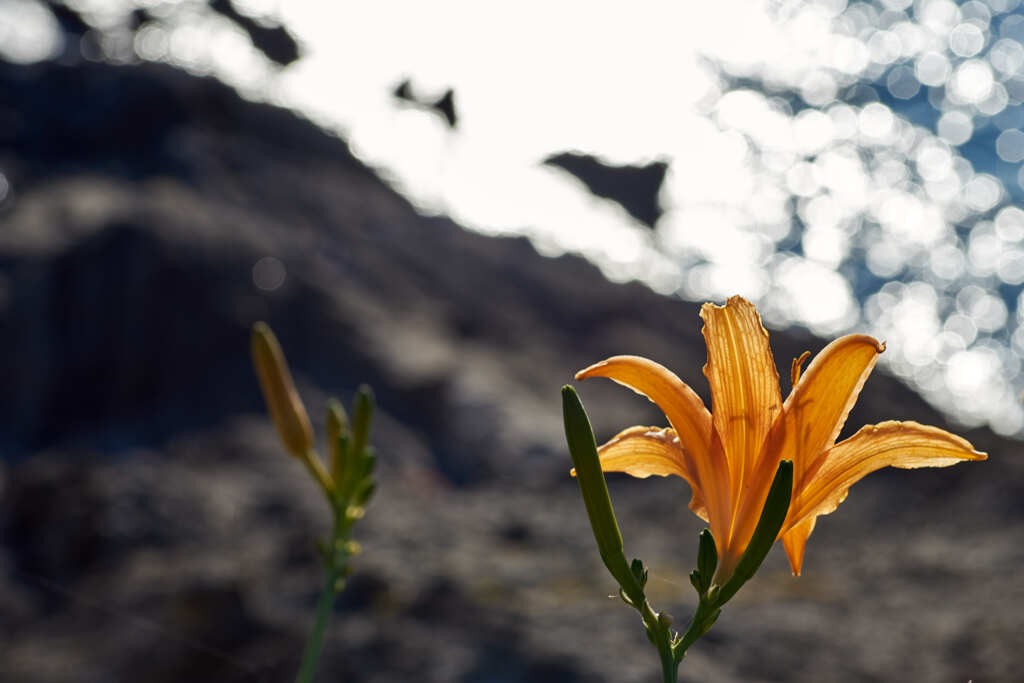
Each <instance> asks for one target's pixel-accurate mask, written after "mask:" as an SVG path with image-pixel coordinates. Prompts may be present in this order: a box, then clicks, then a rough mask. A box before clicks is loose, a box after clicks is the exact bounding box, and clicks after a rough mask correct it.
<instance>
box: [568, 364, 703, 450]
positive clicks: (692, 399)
mask: <svg viewBox="0 0 1024 683" xmlns="http://www.w3.org/2000/svg"><path fill="white" fill-rule="evenodd" d="M589 377H607V378H608V379H612V380H615V381H616V382H618V383H619V384H622V385H623V386H626V387H629V388H630V389H632V390H633V391H635V392H636V393H638V394H640V395H641V396H646V397H647V398H648V399H650V400H651V401H653V402H654V403H655V404H657V406H658V407H659V408H661V412H663V413H665V417H667V418H668V421H669V423H671V425H672V427H673V428H674V429H675V431H676V434H677V435H678V436H679V440H680V441H681V442H682V444H683V448H685V449H686V451H687V452H689V453H690V454H691V455H693V456H694V457H706V456H705V454H706V453H707V452H708V445H709V444H710V442H711V413H709V412H708V410H707V408H705V407H704V402H703V401H701V400H700V396H698V395H697V392H695V391H694V390H693V389H691V388H690V387H689V386H688V385H687V384H686V383H685V382H683V380H681V379H679V378H678V377H677V376H676V374H675V373H674V372H672V371H671V370H669V369H668V368H666V367H664V366H663V365H659V364H658V363H655V362H654V361H652V360H648V359H646V358H641V357H640V356H613V357H611V358H609V359H608V360H603V361H601V362H600V363H595V364H593V365H591V366H590V367H589V368H586V369H584V370H580V371H579V372H577V373H576V379H587V378H589Z"/></svg>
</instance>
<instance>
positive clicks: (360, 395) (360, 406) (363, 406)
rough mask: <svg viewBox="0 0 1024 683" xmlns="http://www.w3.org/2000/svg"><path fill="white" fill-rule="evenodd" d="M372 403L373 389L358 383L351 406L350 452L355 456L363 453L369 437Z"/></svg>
mask: <svg viewBox="0 0 1024 683" xmlns="http://www.w3.org/2000/svg"><path fill="white" fill-rule="evenodd" d="M373 404H374V400H373V389H371V388H370V387H368V386H367V385H365V384H361V385H359V388H358V389H357V390H356V397H355V400H354V405H353V407H352V452H353V453H354V454H355V455H356V457H359V456H361V455H362V454H363V450H364V449H365V448H366V444H367V443H368V441H369V438H370V422H371V421H372V420H373V408H374V405H373Z"/></svg>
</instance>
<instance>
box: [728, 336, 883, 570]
mask: <svg viewBox="0 0 1024 683" xmlns="http://www.w3.org/2000/svg"><path fill="white" fill-rule="evenodd" d="M884 350H885V344H881V343H879V342H878V341H877V340H875V339H874V338H872V337H868V336H866V335H862V334H851V335H847V336H845V337H840V338H839V339H836V340H835V341H833V342H832V343H830V344H829V345H828V346H826V347H825V348H824V349H822V350H821V353H819V354H818V355H817V356H816V357H815V358H814V360H813V361H811V364H810V366H809V367H808V368H807V371H806V372H804V373H803V374H802V376H801V377H800V381H799V382H798V383H797V384H796V386H794V387H793V390H792V391H791V392H790V394H789V397H787V398H786V402H785V403H784V404H783V406H782V414H781V415H780V416H779V417H778V419H776V421H775V424H774V425H773V426H772V431H771V434H770V435H769V437H768V443H767V445H766V447H765V452H764V455H763V456H762V457H761V460H760V461H759V462H758V465H757V467H758V471H757V472H756V473H755V475H754V477H752V480H754V481H761V480H763V479H765V478H767V477H770V476H771V475H772V473H773V472H774V468H775V467H778V462H779V460H781V459H785V460H791V461H793V500H792V503H791V504H790V511H791V512H790V518H789V519H788V520H787V524H786V526H787V527H789V526H790V523H791V522H792V520H793V519H794V517H793V516H792V515H793V512H795V511H796V510H798V509H799V508H800V505H801V502H802V500H803V495H804V494H803V490H804V485H805V481H806V478H807V473H808V472H812V471H814V469H815V468H816V467H817V464H818V460H819V458H822V457H824V454H825V453H826V451H827V450H828V449H829V448H831V447H832V445H833V444H834V443H835V440H836V437H837V436H839V432H840V431H841V430H842V428H843V425H844V424H845V423H846V418H847V416H848V415H849V414H850V410H851V409H852V408H853V404H854V403H856V401H857V396H858V395H859V394H860V390H861V388H862V387H863V386H864V382H865V381H867V378H868V375H870V374H871V370H872V368H874V367H875V361H876V360H877V359H878V355H879V354H880V353H882V351H884ZM793 374H794V375H796V372H794V373H793ZM753 493H754V492H753V491H750V493H749V494H744V498H743V502H742V503H741V505H740V511H739V513H738V514H737V516H736V519H737V522H736V524H737V530H736V536H737V538H740V539H743V538H748V537H749V536H750V535H751V534H753V532H754V525H755V524H756V522H757V518H758V510H759V509H760V508H759V507H758V506H760V505H763V504H764V498H763V496H761V495H760V491H758V492H757V493H758V494H759V495H753ZM808 533H810V532H808ZM804 540H805V541H806V538H805V539H804ZM787 547H789V546H787ZM801 548H802V544H801ZM787 552H789V551H787ZM801 553H802V550H801ZM793 557H794V556H793V555H790V562H791V564H792V563H793ZM794 573H799V562H797V563H796V564H795V565H794Z"/></svg>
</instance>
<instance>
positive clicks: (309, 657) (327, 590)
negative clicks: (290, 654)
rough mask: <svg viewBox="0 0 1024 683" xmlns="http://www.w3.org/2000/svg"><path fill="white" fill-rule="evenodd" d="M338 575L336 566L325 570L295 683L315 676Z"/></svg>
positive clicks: (304, 682) (311, 679)
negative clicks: (311, 628)
mask: <svg viewBox="0 0 1024 683" xmlns="http://www.w3.org/2000/svg"><path fill="white" fill-rule="evenodd" d="M340 577H341V571H340V570H339V569H337V568H332V569H330V570H328V572H327V577H326V578H327V580H326V582H325V583H324V589H323V591H322V592H321V593H320V600H319V602H317V605H316V622H315V623H314V624H313V632H312V633H310V635H309V641H308V642H307V643H306V651H305V652H304V653H303V655H302V666H300V667H299V674H298V675H297V676H296V677H295V683H313V678H314V677H315V676H316V666H317V664H318V663H319V661H320V652H321V650H323V646H324V632H325V631H326V630H327V622H328V620H329V619H330V617H331V610H332V608H333V607H334V598H335V597H337V595H338V592H337V591H336V590H335V585H336V584H337V583H338V579H339V578H340Z"/></svg>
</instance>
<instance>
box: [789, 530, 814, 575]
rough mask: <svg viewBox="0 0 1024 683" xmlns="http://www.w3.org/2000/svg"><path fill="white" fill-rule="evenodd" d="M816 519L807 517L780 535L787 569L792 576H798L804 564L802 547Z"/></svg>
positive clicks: (805, 543)
mask: <svg viewBox="0 0 1024 683" xmlns="http://www.w3.org/2000/svg"><path fill="white" fill-rule="evenodd" d="M816 519H817V518H816V517H808V518H807V519H805V520H804V521H802V522H800V523H799V524H797V525H796V526H795V527H793V528H792V529H790V530H789V531H787V532H786V533H784V534H782V547H783V548H785V549H786V557H788V558H789V568H790V569H792V570H793V576H800V569H801V568H802V567H803V564H804V547H805V546H806V545H807V539H808V538H809V537H810V535H811V532H812V531H814V523H815V520H816Z"/></svg>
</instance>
